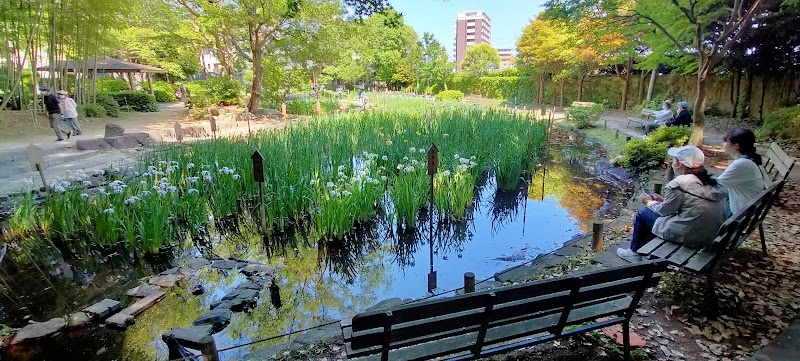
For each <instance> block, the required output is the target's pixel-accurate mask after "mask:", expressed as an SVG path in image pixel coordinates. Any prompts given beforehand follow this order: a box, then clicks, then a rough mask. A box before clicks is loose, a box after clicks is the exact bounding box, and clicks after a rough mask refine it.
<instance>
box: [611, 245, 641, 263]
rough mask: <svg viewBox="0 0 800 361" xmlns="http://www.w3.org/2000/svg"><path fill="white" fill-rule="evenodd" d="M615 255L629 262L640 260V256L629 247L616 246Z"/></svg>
mask: <svg viewBox="0 0 800 361" xmlns="http://www.w3.org/2000/svg"><path fill="white" fill-rule="evenodd" d="M617 256H619V258H622V259H624V260H626V261H628V262H631V263H633V262H639V261H641V260H642V256H640V255H639V254H638V253H636V251H634V250H632V249H630V248H617Z"/></svg>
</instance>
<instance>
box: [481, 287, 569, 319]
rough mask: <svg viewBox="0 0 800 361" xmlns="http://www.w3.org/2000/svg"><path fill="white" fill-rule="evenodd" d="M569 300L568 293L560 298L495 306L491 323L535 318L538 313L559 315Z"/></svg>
mask: <svg viewBox="0 0 800 361" xmlns="http://www.w3.org/2000/svg"><path fill="white" fill-rule="evenodd" d="M568 299H569V294H568V293H567V294H562V295H559V296H558V297H549V298H539V299H531V300H530V301H527V300H526V301H521V302H515V303H507V304H506V305H503V306H495V308H494V310H492V314H491V316H490V318H489V322H492V323H496V322H499V321H503V320H513V319H515V318H518V317H520V316H525V315H529V316H531V317H535V316H536V314H537V313H558V312H561V311H562V310H563V309H564V304H565V303H566V302H567V300H568Z"/></svg>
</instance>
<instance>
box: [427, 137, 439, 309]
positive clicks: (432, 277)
mask: <svg viewBox="0 0 800 361" xmlns="http://www.w3.org/2000/svg"><path fill="white" fill-rule="evenodd" d="M438 172H439V148H437V147H436V144H431V147H430V148H429V149H428V176H430V177H431V184H430V195H429V196H430V197H429V200H428V222H429V223H428V224H429V226H428V242H430V245H429V246H430V263H431V264H430V273H428V292H431V293H433V289H434V288H436V271H434V270H433V177H434V176H435V175H436V173H438Z"/></svg>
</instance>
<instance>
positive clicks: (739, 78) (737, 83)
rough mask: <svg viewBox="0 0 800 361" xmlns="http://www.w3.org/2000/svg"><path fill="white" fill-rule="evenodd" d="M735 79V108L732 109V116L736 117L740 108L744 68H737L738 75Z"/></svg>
mask: <svg viewBox="0 0 800 361" xmlns="http://www.w3.org/2000/svg"><path fill="white" fill-rule="evenodd" d="M733 80H734V88H735V90H733V91H732V93H733V97H732V99H733V109H732V110H731V118H736V113H737V112H738V110H739V97H740V96H741V93H742V69H736V77H734V78H733Z"/></svg>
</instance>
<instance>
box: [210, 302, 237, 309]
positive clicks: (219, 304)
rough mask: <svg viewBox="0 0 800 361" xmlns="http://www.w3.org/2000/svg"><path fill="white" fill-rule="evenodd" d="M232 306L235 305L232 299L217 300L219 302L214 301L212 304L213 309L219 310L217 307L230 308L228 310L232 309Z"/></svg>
mask: <svg viewBox="0 0 800 361" xmlns="http://www.w3.org/2000/svg"><path fill="white" fill-rule="evenodd" d="M232 306H233V303H232V302H231V301H217V302H214V303H212V304H211V309H212V310H217V309H228V310H230V309H231V307H232Z"/></svg>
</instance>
